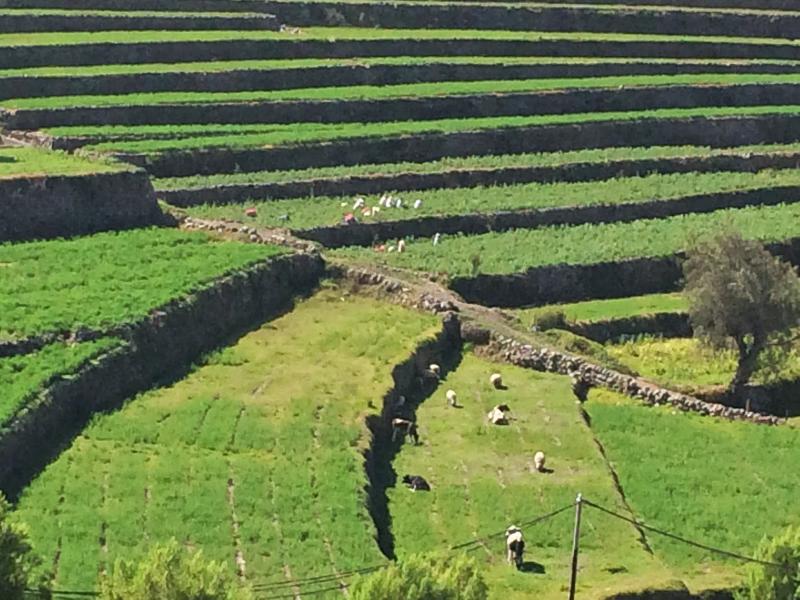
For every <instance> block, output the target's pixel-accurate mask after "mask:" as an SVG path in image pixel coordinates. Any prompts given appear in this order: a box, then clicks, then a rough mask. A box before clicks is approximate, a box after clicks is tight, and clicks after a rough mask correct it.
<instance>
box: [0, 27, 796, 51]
mask: <svg viewBox="0 0 800 600" xmlns="http://www.w3.org/2000/svg"><path fill="white" fill-rule="evenodd" d="M387 39H389V40H409V41H414V40H525V41H554V40H564V41H590V42H597V41H608V42H674V43H685V42H701V43H705V44H719V43H729V44H747V45H753V44H759V45H760V44H766V45H771V46H789V47H791V46H796V45H798V44H800V42H798V41H797V40H787V39H780V38H756V37H736V36H730V37H728V36H696V35H657V34H636V33H591V32H584V31H581V32H558V31H556V32H553V31H505V30H491V29H378V28H368V27H304V28H303V29H302V30H301V31H300V32H299V33H289V32H280V31H261V30H256V31H251V30H247V31H230V30H224V31H98V32H45V33H7V34H0V46H53V45H74V44H93V43H94V44H100V43H107V44H114V43H148V42H182V41H193V42H194V41H197V42H215V41H226V40H275V41H288V42H294V41H303V40H322V41H329V42H336V41H347V40H387Z"/></svg>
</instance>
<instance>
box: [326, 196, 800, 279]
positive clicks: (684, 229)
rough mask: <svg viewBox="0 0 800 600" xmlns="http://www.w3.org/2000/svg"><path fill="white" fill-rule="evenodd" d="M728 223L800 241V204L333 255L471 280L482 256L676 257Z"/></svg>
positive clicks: (494, 267) (493, 263)
mask: <svg viewBox="0 0 800 600" xmlns="http://www.w3.org/2000/svg"><path fill="white" fill-rule="evenodd" d="M722 226H732V227H735V228H737V229H738V230H740V231H741V232H742V234H743V235H744V236H745V237H746V238H749V239H758V240H763V241H773V240H783V239H787V238H792V237H797V236H798V235H800V204H789V205H778V206H770V207H749V208H741V209H738V210H718V211H714V212H711V213H704V214H688V215H678V216H675V217H669V218H665V219H645V220H640V221H634V222H631V223H605V224H599V225H592V224H587V225H577V226H573V227H561V226H560V227H544V228H541V229H516V230H513V231H508V232H504V233H487V234H484V235H471V236H443V237H442V241H441V242H440V243H439V244H438V245H437V246H434V245H433V244H432V243H431V241H430V240H417V241H411V242H410V243H408V244H407V246H406V251H405V252H404V253H402V254H400V253H382V252H376V251H375V250H374V249H372V248H358V247H351V248H342V249H339V250H332V251H329V253H328V254H329V255H330V256H335V257H338V258H344V259H349V260H354V261H356V262H357V261H365V262H374V263H380V264H389V265H394V266H398V267H406V268H411V269H417V270H422V271H434V272H440V273H448V274H450V275H451V276H469V275H470V274H471V273H472V264H471V262H470V260H469V257H471V256H476V255H477V256H480V259H481V263H480V271H481V272H482V273H517V272H521V271H525V270H526V269H528V268H530V267H538V266H546V265H554V264H559V263H567V264H589V263H596V262H603V261H614V260H624V259H627V258H636V257H650V256H666V255H671V254H674V253H676V252H678V251H680V250H683V249H684V248H686V247H687V246H688V242H689V241H690V240H692V239H693V238H694V237H697V236H698V235H704V234H706V233H708V232H710V231H714V230H717V229H719V228H720V227H722ZM512 248H513V251H512V250H510V249H512Z"/></svg>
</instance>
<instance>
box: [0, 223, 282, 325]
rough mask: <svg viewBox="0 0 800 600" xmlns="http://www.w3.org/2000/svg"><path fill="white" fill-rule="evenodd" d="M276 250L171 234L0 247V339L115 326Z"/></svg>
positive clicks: (130, 233)
mask: <svg viewBox="0 0 800 600" xmlns="http://www.w3.org/2000/svg"><path fill="white" fill-rule="evenodd" d="M278 252H280V250H279V249H277V248H272V247H265V246H255V245H250V244H241V243H235V242H219V241H214V240H212V239H211V238H210V237H208V236H207V235H204V234H188V233H184V232H179V231H176V230H171V229H141V230H134V231H125V232H117V233H103V234H98V235H94V236H89V237H81V238H76V239H71V240H55V241H46V242H30V243H20V244H5V245H0V289H2V290H3V294H2V295H0V335H1V336H3V337H27V336H31V335H36V334H41V333H45V332H49V331H62V330H63V331H73V330H75V329H77V328H81V327H88V328H91V329H104V328H108V327H111V326H114V325H119V324H122V323H125V322H129V321H131V320H134V319H137V318H141V317H144V316H145V315H146V314H147V313H148V312H149V311H150V310H152V309H154V308H156V307H158V306H160V305H162V304H165V303H167V302H168V301H170V300H172V299H174V298H178V297H181V296H184V295H186V294H188V293H190V292H192V291H193V290H196V289H199V288H200V287H202V286H203V285H204V284H207V283H208V282H210V281H211V280H213V279H215V278H218V277H220V276H222V275H224V274H225V273H228V272H231V271H234V270H236V269H240V268H242V267H245V266H246V265H248V264H251V263H255V262H257V261H260V260H264V259H265V258H267V257H269V256H272V255H275V254H277V253H278Z"/></svg>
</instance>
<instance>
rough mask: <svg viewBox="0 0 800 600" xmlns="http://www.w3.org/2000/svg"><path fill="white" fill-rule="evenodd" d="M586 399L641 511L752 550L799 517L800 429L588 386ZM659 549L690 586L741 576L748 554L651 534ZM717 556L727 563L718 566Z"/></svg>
mask: <svg viewBox="0 0 800 600" xmlns="http://www.w3.org/2000/svg"><path fill="white" fill-rule="evenodd" d="M586 409H587V410H588V411H589V413H590V414H591V417H592V429H593V430H594V432H595V434H596V435H597V436H598V437H599V439H600V440H602V442H603V445H604V446H605V449H606V452H607V454H608V458H609V459H610V461H611V463H612V465H613V466H614V468H615V470H616V472H617V474H618V476H619V480H620V483H621V485H622V489H623V490H624V491H625V496H626V497H627V499H628V501H629V502H630V504H631V507H632V508H633V511H634V512H635V513H636V515H637V516H638V518H639V519H640V520H641V521H642V522H644V523H645V524H647V525H651V526H654V527H658V528H661V529H665V530H667V531H671V532H674V533H677V534H678V535H681V536H683V537H686V538H688V539H690V540H698V541H702V542H703V543H705V544H708V545H711V546H715V547H718V548H723V549H726V550H731V551H733V552H739V553H741V554H744V555H747V556H751V555H752V554H753V552H754V547H755V545H756V544H757V541H758V540H760V539H762V537H763V536H765V535H767V536H772V535H775V534H777V533H778V532H780V531H782V530H783V529H784V528H785V527H787V526H788V525H798V524H800V521H798V515H797V513H796V512H794V511H792V510H787V509H786V508H785V507H789V506H792V502H793V498H794V497H795V495H796V482H797V477H796V475H795V473H794V471H793V470H792V469H791V468H787V465H791V464H794V463H796V462H797V460H798V459H799V458H800V455H799V454H798V453H800V430H797V429H793V428H789V427H767V426H755V425H753V424H751V423H742V422H730V421H724V420H718V419H710V418H707V417H702V416H699V415H694V414H688V413H676V412H675V411H672V410H670V409H669V408H648V407H643V406H636V405H632V404H631V403H630V401H628V400H627V399H625V398H623V397H621V396H618V395H615V394H612V393H610V392H605V391H600V390H594V391H592V392H590V396H589V402H587V404H586ZM647 539H648V542H649V543H650V544H651V546H652V547H653V548H654V550H655V552H656V556H658V557H661V558H662V559H663V560H664V561H665V562H667V563H669V564H670V565H674V566H675V568H677V569H680V570H681V571H682V573H683V574H684V581H686V583H687V585H689V587H691V588H692V589H698V587H699V589H703V588H702V587H700V586H703V585H705V584H709V580H715V581H713V583H711V585H714V586H715V587H717V588H718V589H719V588H721V587H724V586H725V585H731V584H737V583H738V576H734V574H738V573H741V570H742V563H741V562H738V561H732V560H730V559H725V558H724V557H720V556H718V555H714V554H710V553H708V552H706V551H703V550H699V549H696V548H692V547H689V546H686V545H684V544H680V543H678V542H675V541H672V540H670V539H668V538H664V537H660V536H657V535H654V534H648V535H647ZM714 563H717V564H719V563H723V564H725V565H726V570H727V575H724V574H721V572H720V570H719V569H718V568H715V567H714Z"/></svg>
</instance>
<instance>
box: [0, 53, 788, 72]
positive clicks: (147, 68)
mask: <svg viewBox="0 0 800 600" xmlns="http://www.w3.org/2000/svg"><path fill="white" fill-rule="evenodd" d="M630 63H637V64H657V65H704V66H707V67H708V72H709V73H713V72H715V68H717V67H722V68H726V67H729V66H731V65H744V64H747V65H760V66H770V65H773V66H774V65H783V66H786V67H792V66H797V65H799V64H800V62H798V61H791V60H775V59H747V60H737V59H713V58H708V59H672V58H610V57H609V58H606V57H600V58H598V57H590V56H586V57H583V56H567V57H557V56H380V57H366V56H365V57H353V58H291V59H286V58H283V59H273V60H221V61H214V62H184V63H180V62H179V63H163V64H159V63H154V64H111V65H85V66H79V67H69V66H67V67H55V66H54V67H25V68H19V69H0V77H18V76H23V75H24V76H28V77H50V76H63V77H69V76H81V77H90V76H95V75H128V74H139V73H217V72H220V71H234V70H264V69H304V68H309V67H338V66H381V65H437V64H453V65H464V64H476V65H487V64H491V65H494V64H498V65H505V64H509V65H512V64H513V65H521V64H525V65H527V64H531V65H540V64H541V65H574V64H582V65H583V64H586V65H617V64H630Z"/></svg>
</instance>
